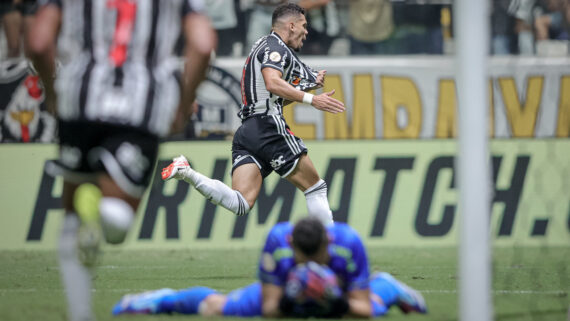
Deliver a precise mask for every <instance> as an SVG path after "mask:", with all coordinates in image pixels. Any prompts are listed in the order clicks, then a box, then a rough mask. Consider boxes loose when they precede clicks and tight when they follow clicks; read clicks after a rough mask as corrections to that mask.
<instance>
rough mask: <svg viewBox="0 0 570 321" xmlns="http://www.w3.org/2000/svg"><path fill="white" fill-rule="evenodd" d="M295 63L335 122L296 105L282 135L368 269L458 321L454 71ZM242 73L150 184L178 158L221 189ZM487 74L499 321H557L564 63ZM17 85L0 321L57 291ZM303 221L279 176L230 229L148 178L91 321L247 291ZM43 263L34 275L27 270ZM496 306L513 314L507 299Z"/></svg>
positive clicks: (37, 106) (225, 219)
mask: <svg viewBox="0 0 570 321" xmlns="http://www.w3.org/2000/svg"><path fill="white" fill-rule="evenodd" d="M444 27H445V25H444ZM446 39H447V40H449V39H448V38H446ZM446 48H449V46H448V47H446ZM446 50H449V49H446ZM447 53H451V52H447ZM306 61H307V63H308V64H309V65H312V66H314V67H316V68H319V69H320V68H323V69H327V70H328V74H327V83H326V87H325V88H324V89H323V90H329V89H332V88H334V89H336V90H337V91H336V93H335V97H336V98H338V99H341V100H343V101H345V103H346V105H347V106H348V109H347V112H346V113H344V114H342V115H337V116H332V115H327V114H323V113H320V112H318V111H316V110H314V109H313V108H311V107H309V106H305V105H303V104H295V105H292V106H290V107H288V108H287V111H286V118H287V121H288V123H289V124H290V126H291V129H292V130H293V132H294V133H295V134H297V135H298V136H300V137H302V138H303V139H305V142H306V144H307V146H308V148H309V152H310V155H311V158H312V159H313V160H314V162H315V165H316V167H317V170H318V171H319V173H320V174H321V175H322V176H323V178H324V179H325V180H326V181H327V183H328V184H329V199H330V204H331V207H332V210H333V212H334V213H335V217H336V219H337V220H338V221H346V222H348V223H349V224H350V225H352V226H353V227H354V228H355V229H357V231H358V232H359V233H360V234H361V235H362V236H363V239H364V242H365V244H366V245H367V246H368V247H369V254H370V256H371V261H372V263H373V267H375V268H382V269H387V270H389V271H390V272H392V273H395V274H396V275H397V276H398V277H399V278H401V279H404V280H405V281H406V282H407V283H410V284H411V285H413V286H414V287H416V288H418V289H419V290H420V291H422V292H423V293H424V295H425V296H426V298H427V301H428V304H429V305H430V306H432V307H433V308H434V310H435V313H436V314H435V316H434V315H432V316H431V319H433V320H442V319H454V317H455V316H456V315H457V311H456V302H455V301H456V296H457V292H456V290H455V285H456V284H455V279H456V276H455V265H456V257H455V256H456V253H455V251H456V250H455V249H456V246H457V239H458V235H457V233H458V217H459V215H461V212H460V209H459V208H458V206H457V203H458V201H457V200H458V191H457V187H456V182H455V177H456V172H455V163H454V161H455V156H456V150H457V146H456V144H457V142H456V139H455V138H456V135H457V124H456V120H455V117H456V113H457V97H456V95H457V89H456V87H455V81H454V78H455V76H454V72H455V71H454V66H453V56H452V55H441V56H438V55H436V56H427V55H414V56H383V57H330V56H328V57H324V56H313V57H310V58H307V59H306ZM242 64H243V58H242V57H238V58H231V57H218V58H216V60H215V62H214V65H213V67H212V69H211V70H210V72H209V75H208V80H207V81H206V82H205V83H204V84H203V85H202V87H201V88H200V92H199V97H198V102H199V109H198V113H197V114H196V117H195V118H194V121H193V123H192V127H189V129H188V131H187V132H186V133H185V134H183V135H180V136H177V137H174V138H173V139H172V140H171V141H168V142H165V143H164V145H163V148H162V152H161V156H160V160H161V161H160V162H159V164H158V165H157V168H161V167H162V166H163V165H164V164H166V163H167V162H168V161H169V159H171V157H173V156H176V155H178V154H184V155H186V156H188V158H189V160H190V162H191V163H192V165H193V166H194V167H195V168H196V169H198V170H199V171H201V172H202V173H204V174H205V175H207V176H210V177H215V178H218V179H221V180H223V181H224V182H226V183H229V181H230V177H229V170H230V166H231V159H230V143H229V141H228V140H227V139H228V138H230V136H231V133H232V132H233V130H234V129H235V128H236V126H237V125H238V122H239V120H238V119H237V117H236V116H235V114H236V112H237V106H236V103H237V102H239V100H240V98H239V96H240V94H239V89H240V88H239V81H238V80H239V78H240V73H241V67H242ZM488 72H489V91H490V94H491V95H490V100H489V106H485V108H487V107H488V108H489V111H490V116H491V117H490V119H489V127H490V132H489V136H490V138H491V143H490V154H489V161H490V163H491V164H492V166H491V167H492V171H493V173H492V177H493V186H492V187H491V191H493V195H492V200H493V205H492V214H491V215H492V216H491V235H492V242H493V245H494V246H493V249H494V253H495V254H494V260H493V271H494V286H493V289H494V292H493V294H494V301H495V310H496V311H497V314H496V315H497V319H501V320H525V319H526V320H563V319H564V318H566V315H567V311H568V307H569V299H568V291H569V288H570V271H569V270H568V266H570V259H569V258H570V140H569V136H570V58H568V56H567V55H566V56H562V57H537V56H530V57H527V56H503V57H499V56H495V57H492V58H491V59H490V66H489V67H488ZM30 75H31V74H30V71H29V69H28V65H27V62H26V61H25V60H21V59H16V60H9V59H4V58H3V59H2V61H0V120H1V121H2V123H1V129H2V131H1V135H2V136H1V137H0V141H1V142H2V143H3V144H1V145H0V177H1V179H2V183H1V184H0V204H2V205H1V208H2V209H1V215H0V257H1V258H2V260H0V261H1V262H2V263H1V266H2V272H3V274H4V276H3V277H2V278H0V296H2V297H3V298H4V299H5V300H3V301H4V303H0V307H1V309H0V311H2V312H0V319H5V320H16V319H22V320H25V319H31V318H30V317H29V316H31V317H33V318H37V316H38V315H34V314H33V313H32V314H29V315H26V314H20V313H19V312H16V310H21V309H20V308H16V309H15V308H14V306H16V307H17V306H18V305H15V303H14V302H20V301H22V300H25V298H26V297H29V296H32V297H34V296H35V295H40V296H41V295H42V294H46V293H49V291H50V290H51V291H53V290H54V289H56V290H57V289H59V291H61V289H60V286H59V284H58V280H57V274H56V272H57V271H55V270H56V268H52V267H54V266H56V263H55V262H54V260H55V253H54V252H53V251H54V250H55V248H56V242H57V238H58V233H59V228H60V223H61V216H62V215H61V214H62V210H61V208H60V205H59V198H60V196H61V187H62V181H61V180H60V179H53V178H51V177H49V176H48V175H47V174H46V173H45V172H44V164H45V161H46V160H49V159H53V158H54V157H56V155H57V151H56V147H55V145H54V144H53V141H54V137H55V135H54V133H55V131H54V130H55V124H54V120H53V118H51V116H50V115H48V114H47V113H46V112H45V111H44V108H43V104H42V101H41V97H40V98H38V96H37V93H35V91H34V90H33V88H35V86H36V85H35V80H34V78H33V75H32V76H31V77H30ZM220 139H221V140H222V141H220ZM224 139H225V140H224ZM22 142H28V143H31V142H36V143H42V144H23V143H22ZM305 213H306V208H305V202H304V197H303V195H302V193H300V192H298V191H295V189H294V188H293V187H292V186H290V184H288V183H287V182H285V181H283V180H279V178H278V177H276V176H275V175H272V176H270V177H269V178H268V179H267V180H266V182H265V183H264V186H263V188H262V192H261V195H260V198H259V200H258V202H257V204H256V206H255V207H254V209H253V210H252V212H251V213H250V214H249V215H248V216H246V217H241V218H236V217H235V216H233V215H231V214H230V213H229V212H226V211H225V210H223V209H222V208H216V207H215V206H213V205H212V204H209V203H208V202H207V201H206V200H205V199H204V198H203V197H202V196H201V195H200V194H199V193H197V192H196V191H194V190H192V189H191V188H190V187H189V186H188V184H185V183H177V182H168V183H163V182H162V181H161V180H160V179H159V177H158V174H157V175H156V176H155V179H154V181H153V183H152V187H151V189H150V190H149V191H148V193H147V196H146V198H145V201H144V202H143V206H142V207H141V209H140V210H139V213H138V216H137V221H136V224H135V227H134V229H133V230H132V232H131V233H130V234H129V237H128V241H127V242H126V244H124V245H122V246H120V247H118V248H113V249H112V248H111V247H107V248H106V250H107V251H108V252H109V253H110V254H108V256H107V258H106V261H105V264H104V267H109V266H111V267H113V266H114V267H113V268H107V269H105V268H104V269H103V272H100V273H101V274H104V275H105V276H103V277H102V278H101V279H105V278H109V276H110V278H111V280H113V278H114V277H116V278H117V279H121V278H122V279H125V280H127V281H125V283H126V285H125V284H123V283H121V284H113V283H112V282H113V281H110V282H111V283H96V287H97V289H98V291H100V292H101V296H104V295H105V294H108V295H107V298H105V299H103V298H99V299H97V298H96V300H97V301H96V304H97V305H99V307H100V309H99V310H98V311H97V313H98V316H99V318H100V319H105V317H101V316H100V315H102V316H105V315H107V313H108V309H109V305H110V304H111V303H112V301H113V300H116V299H117V298H118V297H120V295H122V294H125V292H127V291H134V290H146V289H152V288H157V287H162V286H170V287H184V286H189V285H192V284H194V282H198V283H199V284H200V285H209V286H212V287H215V288H218V289H221V290H222V291H227V290H229V289H231V288H234V287H237V286H241V285H244V284H246V283H247V282H249V281H251V280H253V278H254V277H255V276H254V273H253V270H254V266H255V262H256V260H257V250H258V249H259V246H260V245H261V243H260V242H261V240H262V239H263V237H264V235H265V234H266V232H267V231H268V230H269V228H270V227H271V226H272V225H273V224H274V223H275V222H277V221H283V220H293V221H294V220H295V219H296V218H299V217H302V216H304V215H305ZM22 250H23V251H22ZM236 250H239V251H236ZM240 254H241V255H240ZM144 257H146V260H145V259H143V258H144ZM224 258H227V259H228V260H229V261H233V262H234V263H235V264H236V268H235V269H232V267H230V266H227V265H228V263H227V262H226V260H224ZM43 262H47V263H45V264H46V267H45V271H40V269H41V268H44V265H43ZM188 262H191V263H192V264H188ZM410 264H412V265H417V266H418V269H417V270H414V269H413V267H410V266H409V265H410ZM125 265H133V266H137V267H140V268H141V269H142V271H139V272H138V273H139V274H136V273H135V274H133V275H134V276H133V275H132V274H130V273H131V272H125V271H123V270H121V268H120V266H125ZM164 265H172V267H171V270H169V271H170V272H169V273H170V274H177V273H180V274H179V275H180V277H179V278H177V279H176V280H172V279H169V278H166V280H165V278H164V277H163V275H158V274H155V275H153V276H152V280H144V281H143V282H139V281H140V280H141V279H144V276H146V273H147V272H145V271H147V270H144V269H143V267H145V266H146V267H147V268H150V269H152V268H153V266H154V267H155V268H157V269H160V267H161V266H164ZM200 266H201V267H200ZM220 266H221V267H220ZM208 268H209V269H211V270H207V269H208ZM242 268H243V269H244V270H245V269H247V272H246V271H241V270H240V269H242ZM114 269H117V271H115V272H116V274H115V276H113V271H112V270H114ZM236 270H239V272H238V271H236ZM437 270H439V271H437ZM54 271H55V272H54ZM180 271H184V272H180ZM42 272H45V274H47V275H48V277H51V278H52V279H50V280H52V281H51V283H48V285H41V284H42V283H41V282H39V281H36V278H35V277H38V278H39V276H41V275H42ZM169 273H166V275H169ZM441 273H443V276H442V275H441ZM194 274H197V276H195V275H194ZM149 278H150V277H149ZM217 278H218V279H217ZM443 279H444V280H445V281H441V280H443ZM186 280H188V281H186ZM236 280H237V281H236ZM129 281H130V283H129ZM175 281H177V282H175ZM428 281H431V283H430V282H428ZM36 282H38V283H36ZM101 282H103V281H101ZM38 284H39V285H38ZM439 285H441V287H439ZM46 291H47V292H46ZM446 291H447V292H446ZM56 293H57V295H56V297H57V298H58V300H59V301H56V303H55V304H53V307H52V306H50V305H48V306H50V308H48V309H47V312H46V310H44V311H43V313H44V314H45V315H46V316H48V317H47V319H48V320H50V319H54V320H57V319H61V318H59V316H60V315H61V312H54V311H53V309H55V310H58V311H61V310H63V308H62V307H63V298H62V297H61V292H57V291H56ZM44 296H45V295H44ZM509 296H511V297H512V296H514V297H516V299H513V301H508V300H507V299H505V297H509ZM441 302H445V305H444V304H442V303H441ZM546 302H548V303H546ZM17 304H20V303H17ZM449 305H451V306H455V307H451V308H450V307H449ZM50 309H52V310H50ZM444 309H445V312H441V311H443V310H444ZM28 313H31V312H28ZM41 313H42V310H41V309H40V314H39V315H41ZM99 314H100V315H99ZM50 317H51V318H50ZM428 318H430V317H429V316H428Z"/></svg>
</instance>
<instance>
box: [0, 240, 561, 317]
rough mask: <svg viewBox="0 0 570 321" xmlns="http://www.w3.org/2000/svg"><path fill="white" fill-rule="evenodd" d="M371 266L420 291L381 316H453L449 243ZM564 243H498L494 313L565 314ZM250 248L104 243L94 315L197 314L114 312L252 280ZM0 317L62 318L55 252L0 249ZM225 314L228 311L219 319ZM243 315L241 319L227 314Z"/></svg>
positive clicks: (382, 258) (381, 255)
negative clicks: (140, 247)
mask: <svg viewBox="0 0 570 321" xmlns="http://www.w3.org/2000/svg"><path fill="white" fill-rule="evenodd" d="M368 254H369V257H370V265H371V270H384V271H387V272H390V273H392V274H393V275H395V276H396V277H397V278H398V279H400V280H402V281H404V282H405V283H407V284H409V285H411V286H412V287H414V288H416V289H418V290H420V291H421V292H422V293H423V295H424V296H425V298H426V301H427V304H428V308H429V314H427V315H418V314H410V315H404V314H402V313H401V312H400V311H399V310H398V309H397V308H392V310H391V311H390V312H389V314H388V315H387V316H386V317H385V318H386V320H410V321H412V320H438V321H445V320H457V319H458V317H457V316H458V293H457V283H458V278H457V250H456V249H455V248H415V249H413V248H384V247H382V248H369V249H368ZM569 258H570V248H569V247H563V248H537V247H533V248H521V247H509V248H505V247H501V248H496V249H495V250H494V253H493V264H492V269H493V274H494V280H493V291H492V294H493V304H494V316H495V318H494V319H495V320H513V321H515V320H516V321H521V320H529V321H531V320H532V321H535V320H536V321H548V320H553V321H554V320H557V321H563V320H567V317H568V316H567V314H568V309H569V305H570V304H569V303H570V299H569V297H568V292H569V287H570V270H569V268H570V264H569V263H570V259H569ZM257 259H258V251H257V250H239V251H235V250H231V251H230V250H227V251H226V250H223V251H222V250H215V251H214V250H213V251H206V250H192V249H188V250H171V251H125V250H120V249H106V251H105V253H104V254H103V256H102V259H101V262H100V265H99V266H98V267H97V269H96V273H95V275H94V292H93V296H94V308H95V311H96V314H97V319H98V320H116V321H121V320H141V321H142V320H157V321H158V320H182V319H186V318H191V319H194V320H197V319H201V318H200V317H197V316H183V315H173V316H169V315H161V316H121V317H113V316H111V314H110V311H111V307H112V306H113V305H114V303H115V302H117V300H119V299H120V297H121V296H122V295H124V294H127V293H131V292H139V291H144V290H150V289H157V288H163V287H170V288H185V287H189V286H196V285H203V286H209V287H212V288H215V289H217V290H220V291H221V292H224V293H226V292H228V291H230V290H232V289H235V288H237V287H241V286H244V285H246V284H249V283H250V282H252V281H254V279H255V275H256V263H257ZM0 272H1V273H0V320H4V321H12V320H42V321H54V320H66V317H65V316H66V312H65V311H66V309H65V302H64V296H63V295H64V293H63V290H62V286H61V284H60V279H59V269H58V266H57V260H56V253H55V252H52V251H26V252H16V251H2V252H0ZM225 319H229V318H225ZM234 320H243V319H237V318H236V319H234Z"/></svg>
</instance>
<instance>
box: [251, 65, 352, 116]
mask: <svg viewBox="0 0 570 321" xmlns="http://www.w3.org/2000/svg"><path fill="white" fill-rule="evenodd" d="M261 73H262V74H263V80H264V81H265V87H266V88H267V90H268V91H270V92H271V93H273V94H274V95H277V96H279V97H281V98H283V99H285V100H290V101H296V102H303V103H307V104H310V105H312V106H313V107H315V108H317V109H318V110H322V111H326V112H329V113H333V114H336V113H342V112H343V111H344V110H345V107H344V103H343V102H341V101H340V100H337V99H335V98H333V97H331V96H332V95H333V94H334V90H332V91H330V92H327V93H322V94H320V95H312V94H309V93H305V92H303V91H300V90H298V89H295V88H294V87H293V86H291V85H290V84H289V83H287V82H286V81H285V80H283V79H282V78H281V76H282V73H281V71H279V70H277V69H274V68H263V69H262V70H261Z"/></svg>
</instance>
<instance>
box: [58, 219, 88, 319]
mask: <svg viewBox="0 0 570 321" xmlns="http://www.w3.org/2000/svg"><path fill="white" fill-rule="evenodd" d="M79 225H80V222H79V219H78V217H77V216H76V215H70V214H67V215H65V219H64V221H63V228H62V231H61V235H60V238H59V244H58V259H59V267H60V274H61V278H62V281H63V286H64V288H65V294H66V297H67V305H68V311H69V312H68V313H69V319H70V320H71V321H75V320H93V319H94V318H93V313H92V311H91V273H90V271H89V269H88V268H87V267H86V266H84V265H83V264H82V263H81V262H80V260H79V256H78V251H77V232H78V230H79Z"/></svg>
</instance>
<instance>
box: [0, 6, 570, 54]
mask: <svg viewBox="0 0 570 321" xmlns="http://www.w3.org/2000/svg"><path fill="white" fill-rule="evenodd" d="M204 1H205V3H206V7H207V11H208V15H209V16H210V17H211V18H212V22H213V24H214V27H215V28H216V30H217V31H218V34H219V38H220V42H219V48H218V52H217V55H218V56H234V57H241V56H245V55H247V53H248V51H249V49H250V48H251V46H252V45H253V42H254V41H255V40H256V39H258V38H259V37H261V36H262V35H263V34H266V33H268V31H269V30H270V28H271V14H272V12H273V9H274V8H275V7H276V6H277V5H279V4H281V3H283V2H287V0H204ZM489 1H490V10H491V14H490V23H491V37H490V41H491V42H490V48H491V53H492V54H495V55H505V54H510V55H516V54H521V55H534V54H538V55H543V56H544V55H546V56H555V55H567V54H568V52H569V50H568V40H569V39H568V38H569V32H570V0H489ZM289 2H297V3H298V4H299V5H300V6H302V7H304V8H305V9H306V10H307V18H308V21H309V36H308V38H307V40H306V43H305V46H304V47H303V49H302V52H301V53H302V54H305V55H332V56H347V55H401V54H453V51H454V49H453V21H452V10H453V8H452V7H453V2H454V0H289ZM35 3H36V1H35V0H3V1H2V2H0V15H1V20H2V29H3V31H4V35H3V37H0V38H3V39H2V41H1V42H2V43H3V44H2V45H1V46H0V49H2V51H3V52H2V53H1V57H17V56H20V55H21V54H22V38H23V35H24V34H25V29H26V26H27V25H28V24H29V22H30V20H31V19H32V18H33V13H34V9H35Z"/></svg>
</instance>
